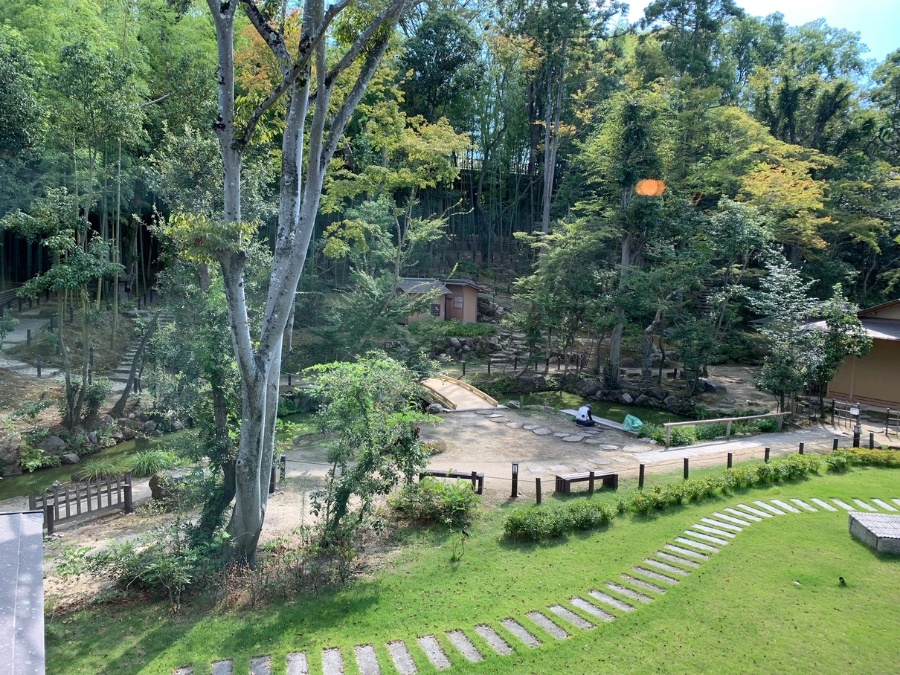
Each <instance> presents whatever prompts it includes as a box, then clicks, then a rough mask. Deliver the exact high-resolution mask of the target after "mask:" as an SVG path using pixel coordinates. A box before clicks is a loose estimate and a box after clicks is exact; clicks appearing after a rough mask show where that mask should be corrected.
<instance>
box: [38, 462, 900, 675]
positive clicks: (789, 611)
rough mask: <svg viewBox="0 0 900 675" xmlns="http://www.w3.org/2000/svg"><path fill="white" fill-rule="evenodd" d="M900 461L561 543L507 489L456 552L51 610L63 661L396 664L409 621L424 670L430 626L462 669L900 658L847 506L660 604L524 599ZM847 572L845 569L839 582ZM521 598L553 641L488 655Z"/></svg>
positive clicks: (798, 518)
mask: <svg viewBox="0 0 900 675" xmlns="http://www.w3.org/2000/svg"><path fill="white" fill-rule="evenodd" d="M897 476H898V474H897V472H896V471H892V470H888V469H868V470H857V471H854V472H851V473H848V474H846V475H827V476H821V477H814V478H811V479H808V480H804V481H799V482H796V483H790V484H785V485H781V486H773V487H770V488H761V489H753V490H750V491H748V492H747V493H746V494H739V495H730V496H726V497H724V498H720V499H714V500H709V501H706V502H703V503H701V504H699V505H688V506H685V507H680V508H678V509H673V510H671V511H669V512H667V513H665V514H663V515H660V516H657V517H653V518H636V517H635V518H632V517H625V518H621V519H617V520H616V521H614V522H613V524H612V525H611V526H610V527H609V528H608V529H606V530H604V531H599V532H595V533H591V534H587V535H582V536H574V537H570V538H568V539H564V540H560V541H558V542H554V543H553V544H550V545H522V544H515V543H510V542H507V541H505V540H503V539H502V538H500V531H501V526H502V520H503V515H504V513H505V511H506V509H507V508H508V507H501V508H496V509H486V512H485V514H484V516H483V517H482V518H481V519H479V520H478V521H477V522H476V523H475V524H474V525H473V526H472V528H471V529H470V532H471V535H472V536H471V537H470V539H469V541H468V542H467V544H466V552H465V555H464V557H463V558H462V560H461V561H460V562H458V563H452V562H451V561H450V558H451V546H450V544H451V540H452V537H451V536H450V535H448V534H446V533H444V532H439V531H405V532H403V533H402V534H401V535H400V537H401V538H402V540H403V547H402V549H401V550H400V552H399V553H398V554H397V555H395V556H393V562H392V563H391V564H390V565H389V566H387V567H386V568H385V569H383V570H381V571H380V572H379V573H378V574H376V575H375V576H374V577H373V578H372V579H369V580H360V581H357V582H356V583H354V584H353V585H352V586H350V587H348V588H345V589H342V590H339V591H336V592H332V593H326V594H322V595H319V596H315V597H304V598H300V599H297V600H294V601H291V602H288V603H284V604H278V603H276V604H275V605H274V606H271V607H269V608H268V609H266V610H258V611H242V612H219V613H215V612H210V611H209V608H208V607H196V608H194V609H190V608H188V609H185V610H184V611H183V613H182V614H180V615H176V616H172V615H170V613H169V612H168V610H167V606H166V605H165V604H156V605H153V604H137V603H131V604H128V605H124V606H106V607H102V608H98V609H95V610H91V611H84V612H79V613H77V614H74V615H70V616H67V617H64V618H59V617H57V618H56V619H55V620H54V621H52V622H49V623H48V625H47V648H48V658H49V666H48V672H50V673H116V674H118V673H169V672H171V669H172V668H173V667H177V666H182V665H188V664H193V665H194V666H195V667H196V668H197V672H198V673H208V672H209V670H208V669H209V663H210V662H211V661H213V660H216V659H221V658H232V659H234V660H235V672H236V673H244V674H246V673H247V672H248V667H249V666H248V663H249V658H250V657H252V656H257V655H259V654H272V655H273V665H274V667H275V672H276V673H283V672H284V663H285V654H286V653H287V652H291V651H306V652H307V653H308V654H309V655H310V665H311V672H312V673H321V665H320V664H321V660H320V658H319V652H320V650H321V649H322V648H326V647H340V648H341V649H342V650H343V653H344V658H345V663H346V666H347V672H348V673H356V672H357V669H356V664H355V661H354V659H353V647H354V646H355V645H358V644H366V643H372V644H374V645H375V649H376V651H377V653H378V656H379V660H380V661H381V663H382V668H383V670H384V672H393V671H392V666H391V665H390V664H391V660H390V657H389V655H388V652H387V648H386V646H385V643H386V642H387V641H388V640H393V639H405V640H406V643H407V645H408V646H409V648H410V651H411V653H412V655H413V658H414V659H415V661H416V663H417V665H418V667H419V671H420V672H423V673H430V672H433V668H432V667H431V666H430V664H429V663H428V661H427V659H426V658H425V655H424V653H423V652H422V651H421V649H420V648H419V646H418V644H417V643H416V642H415V637H416V636H418V635H424V634H429V633H433V634H435V635H437V636H438V640H439V641H440V643H441V644H442V646H443V648H444V651H445V652H446V653H447V654H448V655H449V656H450V658H451V660H453V662H454V665H456V666H461V667H456V668H454V671H456V672H467V673H468V672H472V673H513V672H515V673H517V674H518V673H551V672H557V671H558V670H560V669H561V668H562V667H565V668H566V669H567V670H568V671H569V672H575V673H593V672H598V673H599V672H616V673H619V672H640V673H642V672H691V673H694V672H716V673H746V672H760V673H763V672H765V673H771V672H779V673H789V672H796V673H808V672H819V673H829V672H833V673H850V672H858V673H882V672H892V671H893V670H894V669H895V665H896V662H895V658H896V642H895V637H894V636H896V634H897V631H898V630H900V584H898V583H897V580H898V578H900V560H898V559H891V558H888V557H884V556H879V555H877V554H875V553H874V552H872V551H870V550H869V549H867V548H865V547H863V546H862V545H860V544H858V543H857V542H856V541H855V540H853V539H852V538H851V537H850V535H849V534H848V532H847V516H846V513H844V512H836V513H830V512H820V513H815V514H803V515H792V516H789V517H778V518H772V519H767V520H766V521H764V522H762V523H758V524H756V525H754V526H753V527H751V528H749V530H748V531H745V532H743V533H741V534H740V535H739V537H738V538H737V539H736V540H735V541H734V542H733V544H732V545H731V546H727V547H725V548H724V549H723V550H722V552H720V553H718V554H716V555H714V556H713V557H712V559H711V560H709V561H708V562H706V563H704V564H703V566H702V568H701V569H700V570H698V571H695V572H694V573H693V574H691V575H690V576H689V577H687V578H685V580H684V581H683V582H682V583H680V584H678V586H677V587H675V588H673V589H672V590H670V591H669V592H668V593H667V594H666V595H665V596H663V597H661V598H660V599H657V600H655V601H654V602H653V603H652V604H650V605H639V606H638V608H637V611H635V612H632V613H630V614H625V613H623V612H620V611H615V610H612V613H614V614H617V615H618V617H619V618H618V620H617V621H615V622H613V623H610V624H603V625H600V626H598V627H597V628H596V629H594V630H590V631H580V630H578V629H575V628H571V627H569V628H568V630H569V632H571V633H573V637H572V639H570V640H566V641H564V642H562V643H557V642H556V641H555V640H553V639H552V638H550V637H549V636H548V635H546V634H545V633H542V632H541V631H540V630H539V629H538V628H537V627H535V626H534V625H533V624H531V623H530V622H529V621H528V619H527V618H525V614H526V612H528V611H531V610H539V609H542V610H544V609H545V608H546V607H547V606H548V605H550V604H554V603H565V602H566V601H567V599H568V598H569V597H571V596H573V595H576V594H577V595H580V596H583V597H584V595H585V592H586V591H587V590H589V589H591V588H602V587H603V584H604V583H605V582H607V581H614V580H615V579H616V577H618V575H619V574H620V573H622V572H627V571H628V570H629V568H630V567H631V566H632V565H633V564H638V563H640V561H641V559H642V558H643V557H645V556H647V555H649V554H652V553H653V552H654V551H656V550H658V549H659V547H660V546H661V545H662V544H663V543H665V542H666V541H667V540H669V541H670V540H671V538H672V537H673V536H676V535H677V534H678V533H679V532H681V530H683V529H684V528H685V527H687V526H689V525H691V524H693V523H695V522H697V519H698V518H700V517H703V516H707V515H709V514H710V513H711V512H712V511H714V510H716V509H717V508H721V507H722V506H728V505H730V504H735V503H738V502H741V501H743V502H746V501H747V500H755V499H763V498H766V499H771V498H776V499H779V498H781V499H785V498H790V497H800V498H803V497H838V498H843V499H851V498H853V497H872V496H875V497H898V496H900V489H898V487H897V486H898V482H897ZM671 478H672V479H674V478H675V476H671ZM580 498H582V499H584V498H586V497H580ZM594 498H595V499H603V500H607V499H612V495H610V494H609V493H606V494H605V493H599V494H598V495H596V496H595V497H594ZM839 576H843V577H844V578H845V579H846V580H847V582H848V585H847V586H846V587H841V586H839V585H838V577H839ZM794 582H799V585H798V584H797V583H794ZM604 609H606V608H604ZM545 613H547V612H545ZM548 614H549V613H548ZM509 616H512V617H515V618H516V619H517V620H518V621H520V622H521V623H523V624H524V625H526V626H528V627H529V628H530V629H531V630H532V632H534V633H535V635H538V636H539V637H540V638H541V639H542V641H543V642H544V645H543V646H542V647H540V648H538V649H535V650H532V649H529V648H527V647H524V646H520V647H517V648H516V651H515V653H514V654H513V655H511V656H505V657H500V656H491V655H490V653H489V650H488V647H487V646H486V644H485V643H484V641H483V640H481V638H479V637H478V635H477V634H475V633H474V631H472V627H473V626H474V625H475V624H478V623H488V624H490V625H491V626H492V627H493V628H494V629H495V630H497V632H499V633H500V634H501V635H503V636H504V637H506V639H507V641H508V642H509V643H510V644H512V645H514V646H515V645H516V644H517V641H516V640H515V639H514V638H513V637H512V636H511V635H510V634H509V633H508V632H506V630H505V629H504V628H503V627H502V626H501V625H500V624H499V621H500V620H501V619H504V618H506V617H509ZM551 616H552V615H551ZM583 616H584V617H585V618H591V617H590V615H587V614H584V615H583ZM594 621H596V620H594ZM454 628H462V629H464V630H465V631H466V632H467V634H468V635H469V637H470V639H472V641H473V642H475V644H476V645H477V646H478V647H479V648H480V650H481V651H482V653H483V654H485V656H486V658H485V660H484V661H483V662H481V663H480V664H469V663H467V662H465V661H463V660H462V658H461V657H460V656H459V654H458V652H456V651H455V649H454V648H452V647H451V645H450V643H449V641H448V640H447V639H446V637H445V636H444V631H446V630H451V629H454ZM518 644H521V643H518Z"/></svg>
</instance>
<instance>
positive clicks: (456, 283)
mask: <svg viewBox="0 0 900 675" xmlns="http://www.w3.org/2000/svg"><path fill="white" fill-rule="evenodd" d="M444 283H445V284H449V285H451V286H471V287H472V288H476V289H478V290H479V291H482V292H483V291H484V290H485V289H484V288H482V287H481V286H479V285H478V284H476V283H475V282H474V281H472V280H471V279H444Z"/></svg>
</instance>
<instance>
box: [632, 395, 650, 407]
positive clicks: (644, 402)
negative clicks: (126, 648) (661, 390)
mask: <svg viewBox="0 0 900 675" xmlns="http://www.w3.org/2000/svg"><path fill="white" fill-rule="evenodd" d="M634 404H635V405H644V406H645V405H649V404H650V399H649V398H648V397H647V396H644V394H641V395H640V396H638V397H637V398H636V399H635V400H634Z"/></svg>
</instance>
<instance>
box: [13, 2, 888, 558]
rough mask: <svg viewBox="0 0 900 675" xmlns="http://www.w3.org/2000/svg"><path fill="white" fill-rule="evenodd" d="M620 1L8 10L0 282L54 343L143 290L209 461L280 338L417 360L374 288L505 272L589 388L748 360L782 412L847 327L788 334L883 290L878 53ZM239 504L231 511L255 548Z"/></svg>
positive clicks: (813, 32)
mask: <svg viewBox="0 0 900 675" xmlns="http://www.w3.org/2000/svg"><path fill="white" fill-rule="evenodd" d="M626 16H627V8H626V6H625V5H624V4H623V3H619V2H615V1H610V0H603V1H601V2H587V1H584V0H565V1H564V0H538V1H536V2H531V1H525V0H476V1H475V2H465V0H462V1H461V2H458V3H442V2H437V1H435V2H430V3H424V2H411V1H403V0H394V1H393V2H386V1H385V2H378V1H376V2H356V3H349V2H338V3H336V4H334V5H330V6H328V7H327V8H326V7H325V6H324V5H323V4H322V3H320V2H314V1H313V0H309V1H308V2H306V3H304V4H303V6H300V5H299V4H298V3H296V2H291V1H289V0H284V1H283V2H275V1H274V0H264V1H262V2H257V1H254V0H243V1H242V2H235V3H233V4H232V3H227V2H226V3H219V2H213V1H212V0H210V1H209V2H207V3H200V2H191V1H190V0H178V1H174V0H169V1H166V0H66V1H64V2H63V1H60V0H38V1H34V0H6V1H5V2H4V3H2V5H0V175H2V177H3V179H2V181H0V218H2V220H0V226H2V233H0V284H2V286H3V289H6V288H19V287H22V288H23V289H24V290H23V291H22V292H23V293H25V294H30V295H31V296H36V295H37V294H39V293H43V292H44V291H45V290H50V289H53V290H55V291H56V292H57V293H60V292H61V293H63V296H64V298H65V300H64V301H63V302H67V303H68V302H71V303H72V304H73V305H75V306H76V308H79V311H80V312H81V313H82V316H83V317H84V321H83V322H84V324H85V333H84V335H85V339H84V341H83V344H87V343H88V339H87V335H88V333H87V324H88V317H89V311H90V308H91V307H95V308H96V311H101V310H103V311H113V312H117V311H118V307H119V304H120V303H124V302H130V301H132V300H134V299H135V298H140V297H141V295H142V294H143V293H146V292H147V291H148V290H149V289H150V288H154V289H156V290H158V291H160V293H161V295H162V297H164V298H167V299H168V300H169V301H170V302H171V306H170V307H169V310H168V311H169V312H170V313H172V314H173V315H174V321H175V322H176V323H175V325H176V326H177V328H174V329H173V328H171V327H170V328H169V329H168V330H163V329H160V337H159V338H158V339H157V341H156V343H157V344H156V345H155V347H154V349H155V351H154V359H155V363H156V367H157V368H158V369H159V373H158V374H157V376H156V381H155V386H156V393H157V394H158V395H160V396H162V395H163V394H164V395H165V397H168V401H169V402H168V403H167V405H172V406H175V405H176V403H173V401H176V399H177V400H178V401H180V402H179V403H178V404H177V405H183V406H189V405H200V404H199V403H197V401H203V404H202V405H203V406H205V410H207V413H208V414H207V415H206V417H207V418H208V423H209V429H210V431H209V434H208V436H207V438H206V441H207V443H208V450H209V453H210V454H211V456H220V457H221V458H225V459H221V464H222V465H223V466H225V465H228V466H231V469H230V470H231V471H233V470H234V469H233V463H234V456H235V453H236V452H237V453H239V456H240V457H242V458H245V457H251V458H256V462H257V464H259V453H260V452H261V448H266V447H270V446H271V444H272V443H274V440H273V433H274V432H273V429H274V424H275V422H274V412H273V411H274V408H275V407H277V397H278V395H279V390H278V383H277V374H278V373H280V372H281V371H282V359H285V360H286V361H289V362H290V367H291V368H293V369H294V370H295V372H296V370H298V369H299V368H300V367H302V366H308V365H313V364H315V363H323V362H325V361H333V360H347V359H351V358H353V357H354V356H355V355H358V354H361V353H363V352H365V351H366V350H367V349H370V348H372V347H373V346H378V345H381V344H383V343H384V341H385V340H388V339H390V340H394V339H401V340H403V341H408V343H409V345H408V347H406V346H404V349H405V351H404V352H403V353H404V354H405V355H406V356H405V358H406V361H407V365H409V366H411V367H413V368H416V367H419V366H422V363H421V361H422V360H423V358H422V348H423V345H422V344H419V343H417V336H416V334H415V331H414V330H412V329H407V328H406V327H404V326H402V325H400V323H398V319H400V318H403V317H405V316H408V315H409V314H410V313H412V312H413V311H419V310H420V309H421V307H417V303H420V304H421V302H422V298H419V299H416V298H413V297H412V296H409V295H403V294H400V293H398V291H397V289H398V282H399V278H400V277H402V276H412V277H440V278H446V277H447V276H451V275H452V276H455V277H465V278H472V279H474V280H476V281H481V282H485V283H486V284H487V285H489V286H492V287H493V290H495V291H496V290H497V289H498V288H499V289H502V291H505V293H504V295H505V296H506V298H507V300H508V304H509V307H507V310H509V311H507V312H506V318H505V319H504V321H505V322H506V324H505V325H506V326H507V328H508V329H510V330H514V331H516V332H517V333H518V334H519V335H522V336H523V337H522V339H523V340H524V341H525V342H526V343H527V345H528V350H527V357H526V358H524V359H523V361H522V364H523V367H526V368H527V367H528V365H529V364H533V363H535V362H536V361H537V360H538V359H540V360H543V354H544V353H545V352H546V351H548V350H550V349H551V347H552V348H554V349H555V350H557V352H560V351H561V353H562V356H563V358H566V359H569V358H570V357H571V356H572V355H575V356H576V359H577V367H578V368H579V369H581V368H590V369H593V371H594V372H595V373H597V374H598V375H599V374H601V373H603V374H605V377H606V380H607V381H608V382H613V383H615V382H617V380H618V378H619V372H620V365H621V363H622V357H623V345H625V347H624V349H625V351H628V353H631V354H637V355H639V356H640V357H642V358H641V360H640V362H641V364H642V365H643V366H644V368H645V369H646V371H647V375H648V377H649V369H650V365H651V364H652V363H653V359H652V354H653V353H657V354H663V361H665V358H666V357H665V354H666V353H667V351H666V350H667V349H670V350H674V353H675V354H677V355H678V359H677V360H678V361H679V362H680V363H682V364H683V368H684V373H685V374H686V376H687V380H688V393H689V394H690V393H691V388H692V387H697V386H701V385H698V382H699V378H700V376H701V375H702V374H703V373H704V370H705V368H706V366H707V365H708V364H710V363H714V362H718V361H722V360H728V359H730V360H736V361H740V362H752V361H757V360H758V359H760V355H761V354H763V353H764V351H763V350H768V352H767V353H768V360H767V366H766V367H767V370H764V372H763V379H762V380H761V386H765V388H767V389H769V390H771V391H772V392H773V393H775V394H776V395H779V394H780V395H781V397H782V400H783V398H784V395H785V394H791V393H793V392H795V391H798V390H800V389H803V388H809V387H810V386H811V385H814V384H819V385H821V384H822V383H824V382H827V381H828V379H829V378H830V377H831V375H832V374H833V372H834V369H835V368H836V367H837V365H838V364H839V363H840V362H841V359H842V358H843V356H844V355H845V354H847V353H854V351H860V350H862V351H864V349H865V348H864V347H861V346H858V345H855V344H854V343H853V339H852V337H853V336H850V338H848V339H847V340H845V341H844V342H842V343H840V344H837V345H812V344H811V343H810V342H809V340H810V337H809V335H807V334H804V333H803V332H802V331H800V330H798V325H799V324H798V322H799V323H800V324H802V321H800V320H801V319H803V320H806V319H810V320H811V319H814V318H817V319H825V320H828V321H832V322H833V323H834V325H838V324H841V323H842V322H843V323H846V321H847V319H846V317H847V316H848V314H849V315H851V316H852V311H850V310H851V308H852V307H853V306H854V305H874V304H877V303H879V302H883V301H885V300H888V299H891V298H894V297H896V296H897V294H898V286H900V223H898V220H897V209H898V205H900V179H898V168H897V166H898V165H900V51H895V52H894V53H892V54H890V55H888V57H887V58H886V59H885V60H884V62H882V63H876V62H873V61H872V60H870V59H867V56H866V53H867V48H866V46H865V45H864V44H863V43H862V42H861V40H860V37H859V35H858V34H856V33H851V32H848V31H845V30H843V29H839V28H833V27H830V26H828V25H827V24H826V23H825V22H824V21H822V20H820V21H816V22H812V23H809V24H805V25H802V26H791V25H788V24H786V23H785V21H784V19H783V17H782V16H781V15H780V14H772V15H770V16H767V17H755V16H750V15H749V14H747V13H745V12H744V11H743V10H742V9H741V8H740V7H739V6H738V5H737V4H735V2H733V0H656V1H655V2H652V3H651V4H650V5H649V6H648V7H647V8H646V10H645V13H644V16H643V18H641V19H640V21H638V22H637V23H635V24H631V23H629V22H628V20H627V18H626ZM23 284H25V285H24V286H22V285H23ZM126 290H127V291H128V292H129V294H130V295H129V297H127V298H126V297H120V294H121V293H123V292H126ZM507 300H504V302H507ZM425 301H426V302H427V298H425ZM62 316H63V315H62V305H60V317H61V318H60V322H61V323H62ZM759 317H767V319H768V320H770V323H769V324H767V327H765V328H763V329H762V331H761V334H762V335H763V336H764V337H766V338H767V341H765V344H762V343H761V342H760V341H759V340H758V339H757V337H756V336H758V335H759V334H760V333H757V332H755V331H751V330H750V329H749V324H748V322H749V321H751V320H753V319H756V318H759ZM285 325H288V326H291V327H292V328H297V329H298V330H299V331H300V332H299V333H295V331H293V330H287V331H285V329H284V327H285ZM153 329H154V330H155V329H156V323H155V321H154V324H153ZM851 332H852V331H851ZM303 335H305V336H306V337H307V338H309V339H308V340H307V341H304V342H302V343H301V344H296V345H295V344H294V340H295V336H303ZM421 337H422V336H421V331H420V335H419V336H418V338H419V342H422V340H421ZM595 345H596V346H597V347H598V348H596V349H593V346H595ZM425 347H426V348H427V345H425ZM600 347H602V348H600ZM813 348H815V349H819V350H820V353H822V354H825V356H822V358H820V359H818V360H816V359H812V358H810V357H809V354H810V353H812V351H814V350H813ZM828 350H830V352H829V351H828ZM426 351H427V350H426ZM232 352H233V354H234V356H233V357H232ZM576 352H577V354H576ZM826 352H827V354H826ZM817 353H819V352H817ZM67 354H68V352H67V351H66V350H65V349H63V355H64V356H66V358H68V356H67ZM516 363H518V360H517V362H516ZM83 364H84V365H83V374H84V376H83V378H82V379H83V380H84V379H87V378H86V375H87V356H86V352H85V355H84V356H83ZM422 367H423V368H424V366H422ZM166 373H169V375H171V374H172V373H194V374H195V375H196V377H192V378H191V380H190V382H187V381H185V380H181V381H178V380H177V378H175V377H174V376H173V377H169V376H167V375H166ZM273 373H274V374H275V376H273V375H272V374H273ZM167 378H168V379H167ZM273 378H274V379H273ZM79 387H80V389H79ZM66 395H67V400H68V404H67V405H68V407H67V409H66V415H67V419H68V420H69V422H71V423H74V422H75V421H77V420H76V418H77V417H78V416H79V413H80V409H81V406H82V403H83V399H84V395H85V387H83V386H81V385H80V384H78V383H77V382H75V383H73V382H70V381H69V379H68V375H67V391H66ZM188 400H189V401H191V402H190V403H187V402H185V401H188ZM238 411H240V412H238ZM194 418H195V419H198V420H200V419H202V418H203V415H201V414H196V415H194ZM229 425H230V426H231V429H232V431H233V430H234V429H235V428H236V427H237V426H240V442H239V443H238V444H237V445H236V441H235V439H234V438H233V436H229ZM238 447H239V449H237V448H238ZM216 453H219V455H216ZM263 454H264V455H265V453H263ZM269 454H271V453H269ZM228 458H230V459H228ZM229 462H231V464H229ZM267 462H268V463H267ZM214 463H215V461H214ZM270 463H271V457H269V458H268V459H266V460H263V461H262V464H260V466H261V467H262V468H261V470H259V471H255V472H251V474H252V475H249V474H248V475H247V476H244V477H243V478H242V475H241V473H240V471H238V475H237V478H235V476H234V475H231V477H230V479H229V480H231V481H235V480H236V481H237V487H236V488H234V489H236V490H237V493H238V496H239V497H240V495H241V494H244V495H245V497H246V495H247V494H251V493H253V495H255V496H253V498H252V499H251V501H253V499H255V500H256V501H257V502H258V501H259V500H260V499H262V500H263V502H264V499H265V498H264V497H260V495H259V494H257V493H259V492H260V489H261V488H260V480H262V481H263V482H265V481H267V480H268V478H267V477H268V466H269V465H270ZM238 465H239V466H240V465H241V463H240V462H238ZM260 476H261V477H262V478H260ZM242 481H243V483H242ZM254 484H255V487H253V486H254ZM234 489H229V490H226V493H225V494H226V495H227V499H225V501H224V502H223V504H220V507H221V508H220V509H219V514H221V511H222V510H223V509H224V507H225V505H227V504H228V503H229V502H230V501H231V499H232V497H233V496H234ZM254 490H255V492H254ZM257 510H258V509H257ZM241 513H242V512H241V511H240V510H239V509H237V510H236V511H235V514H236V515H235V516H233V518H238V520H240V518H246V519H247V524H246V525H243V524H240V523H239V524H238V525H237V526H233V528H232V529H233V530H234V531H236V532H244V531H247V532H250V533H251V534H252V533H253V532H255V536H258V533H259V528H260V527H261V523H262V518H261V516H260V515H259V514H258V513H257V514H256V515H252V514H251V515H246V514H244V515H240V514H241ZM233 524H234V521H233ZM251 539H252V541H248V543H247V544H246V547H247V548H246V550H247V551H252V550H253V549H254V548H255V539H253V538H252V536H251Z"/></svg>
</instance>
